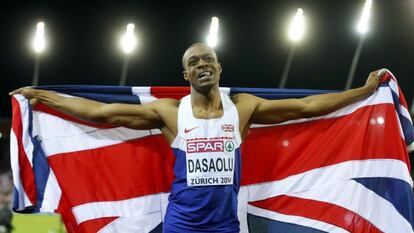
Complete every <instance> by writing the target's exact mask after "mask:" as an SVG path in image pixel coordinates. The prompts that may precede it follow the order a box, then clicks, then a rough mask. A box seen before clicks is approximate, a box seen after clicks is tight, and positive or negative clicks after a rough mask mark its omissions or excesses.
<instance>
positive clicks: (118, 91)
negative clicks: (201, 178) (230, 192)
mask: <svg viewBox="0 0 414 233" xmlns="http://www.w3.org/2000/svg"><path fill="white" fill-rule="evenodd" d="M40 88H43V89H48V90H54V91H57V92H60V93H62V94H65V95H68V96H80V97H85V98H90V99H95V100H99V101H103V102H108V103H109V102H124V103H136V104H144V103H147V102H150V101H153V100H154V99H156V98H161V97H171V98H176V99H179V98H181V97H182V96H184V95H186V94H188V93H189V88H188V87H109V86H49V87H40ZM221 91H222V92H224V93H227V94H229V95H232V94H236V93H240V92H247V93H251V94H254V95H257V96H260V97H263V98H268V99H282V98H292V97H293V98H296V97H304V96H307V95H312V94H319V93H325V92H327V91H321V90H289V89H284V90H279V89H256V88H221ZM12 104H13V122H12V131H11V137H10V138H11V153H12V154H11V162H12V169H13V180H14V185H15V193H14V210H15V211H21V212H32V213H38V212H52V213H55V212H57V213H60V214H61V215H62V217H63V220H64V222H65V225H66V228H67V230H68V232H87V233H89V232H100V233H105V232H123V233H128V232H160V231H161V230H162V224H161V223H162V220H163V217H164V214H165V209H166V206H167V204H168V193H169V191H170V185H171V182H172V180H173V179H174V175H173V170H172V166H173V164H174V161H175V158H174V155H173V153H172V152H171V149H170V147H169V145H168V144H167V143H166V141H165V140H164V138H163V137H162V135H161V132H160V130H158V129H152V130H131V129H126V128H123V127H115V126H111V125H102V124H95V123H91V122H85V121H81V120H79V119H75V118H73V117H71V116H68V115H65V114H63V113H61V112H57V111H55V110H52V109H50V108H48V107H46V106H44V105H37V107H36V108H34V109H32V108H31V107H30V105H29V104H28V101H27V100H26V99H25V98H24V97H22V96H21V95H15V96H13V98H12ZM226 129H227V128H226ZM228 129H230V128H228ZM413 132H414V131H413V124H412V121H411V119H410V116H409V114H408V110H407V104H406V102H405V100H404V96H403V94H402V92H401V90H400V88H399V87H398V85H397V81H396V79H395V78H394V77H393V76H392V74H391V73H389V72H388V73H387V75H386V78H385V80H384V82H383V83H382V85H381V86H380V87H379V88H378V90H377V92H376V93H375V94H374V95H372V96H371V97H369V98H367V99H365V100H362V101H360V102H357V103H355V104H352V105H349V106H347V107H344V108H342V109H340V110H338V111H335V112H333V113H330V114H327V115H324V116H320V117H314V118H308V119H299V120H294V121H289V122H285V123H282V124H277V125H253V126H252V127H251V130H250V132H249V133H248V135H247V137H246V139H245V141H244V142H243V144H242V164H243V167H242V181H241V183H242V187H241V189H240V192H239V207H238V211H239V220H240V226H241V232H293V233H296V232H301V233H303V232H304V233H314V232H341V233H342V232H355V233H359V232H364V233H365V232H370V233H371V232H372V233H374V232H395V233H402V232H414V231H413V225H414V216H413V213H414V208H413V193H412V187H413V183H412V179H411V177H410V173H409V171H410V164H409V159H408V154H407V150H413V149H414V143H413V141H414V134H413Z"/></svg>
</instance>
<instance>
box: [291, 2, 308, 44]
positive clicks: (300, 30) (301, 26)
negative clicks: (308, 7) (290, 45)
mask: <svg viewBox="0 0 414 233" xmlns="http://www.w3.org/2000/svg"><path fill="white" fill-rule="evenodd" d="M304 31H305V19H304V17H303V10H302V8H298V10H297V11H296V14H295V17H294V18H293V20H292V21H291V22H290V25H289V31H288V36H289V39H290V40H291V41H293V42H299V41H300V40H302V38H303V35H304Z"/></svg>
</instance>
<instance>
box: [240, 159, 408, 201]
mask: <svg viewBox="0 0 414 233" xmlns="http://www.w3.org/2000/svg"><path fill="white" fill-rule="evenodd" d="M359 177H364V178H368V177H389V178H396V179H400V180H403V181H405V182H407V183H408V184H410V185H411V187H412V179H411V176H410V173H409V171H408V167H407V164H405V163H404V162H402V161H400V160H395V159H370V160H353V161H347V162H342V163H338V164H335V165H330V166H326V167H322V168H316V169H313V170H309V171H307V172H304V173H301V174H297V175H292V176H289V177H287V178H285V179H282V180H278V181H272V182H266V183H260V184H252V185H248V186H247V187H248V189H249V202H253V201H259V200H264V199H267V198H269V197H274V196H279V195H284V194H291V193H297V192H303V191H304V190H308V189H311V188H312V187H318V186H321V185H327V184H335V183H337V182H341V181H343V180H349V179H352V178H359Z"/></svg>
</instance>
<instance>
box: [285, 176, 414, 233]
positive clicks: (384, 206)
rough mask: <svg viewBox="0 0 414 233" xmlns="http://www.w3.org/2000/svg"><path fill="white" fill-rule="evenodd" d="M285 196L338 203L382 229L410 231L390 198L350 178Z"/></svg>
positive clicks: (387, 230)
mask: <svg viewBox="0 0 414 233" xmlns="http://www.w3.org/2000/svg"><path fill="white" fill-rule="evenodd" d="M289 196H292V197H299V198H305V199H311V200H315V201H323V202H328V203H332V204H335V205H338V206H341V207H343V208H346V209H348V210H351V211H353V212H355V213H357V214H358V215H360V216H361V217H363V218H365V219H366V220H368V221H369V222H371V223H372V224H373V225H375V226H376V227H377V228H378V229H380V230H381V231H383V232H406V233H408V232H413V229H412V227H411V224H410V223H409V222H408V221H407V220H406V219H405V218H404V217H403V216H401V215H400V213H398V211H397V210H396V209H395V207H394V206H393V205H392V204H391V203H390V202H388V201H387V200H385V199H384V198H382V197H381V196H379V195H377V194H376V193H375V192H373V191H371V190H370V189H368V188H366V187H365V186H363V185H362V184H360V183H358V182H356V181H354V180H348V181H344V182H340V183H339V182H337V183H336V184H331V185H329V184H327V185H320V186H318V187H317V188H313V189H310V190H307V191H304V192H300V193H290V194H289Z"/></svg>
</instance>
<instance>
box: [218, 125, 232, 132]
mask: <svg viewBox="0 0 414 233" xmlns="http://www.w3.org/2000/svg"><path fill="white" fill-rule="evenodd" d="M221 130H222V131H224V132H234V125H232V124H223V125H221Z"/></svg>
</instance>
